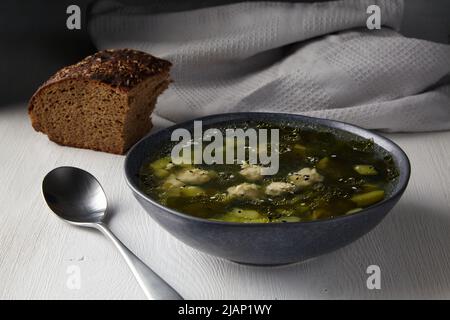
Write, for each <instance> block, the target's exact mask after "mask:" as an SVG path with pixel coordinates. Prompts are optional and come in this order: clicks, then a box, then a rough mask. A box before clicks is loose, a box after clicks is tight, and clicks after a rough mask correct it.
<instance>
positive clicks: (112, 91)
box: [28, 49, 171, 154]
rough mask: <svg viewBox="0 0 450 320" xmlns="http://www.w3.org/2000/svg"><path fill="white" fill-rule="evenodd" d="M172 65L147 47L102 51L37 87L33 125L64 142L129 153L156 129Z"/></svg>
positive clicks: (32, 106)
mask: <svg viewBox="0 0 450 320" xmlns="http://www.w3.org/2000/svg"><path fill="white" fill-rule="evenodd" d="M170 67H171V63H170V62H168V61H166V60H162V59H159V58H156V57H154V56H152V55H150V54H148V53H145V52H141V51H136V50H131V49H117V50H104V51H100V52H98V53H96V54H94V55H92V56H89V57H87V58H85V59H83V60H82V61H80V62H79V63H77V64H74V65H71V66H68V67H65V68H63V69H61V70H59V71H58V72H57V73H56V74H55V75H53V76H52V77H51V78H50V79H49V80H48V81H47V82H45V83H44V84H43V85H42V86H41V87H40V88H39V89H38V90H37V91H36V93H35V94H34V95H33V97H32V98H31V100H30V103H29V108H28V113H29V115H30V118H31V123H32V125H33V128H34V129H35V130H36V131H41V132H43V133H45V134H47V135H48V138H49V139H50V140H52V141H54V142H56V143H58V144H61V145H66V146H73V147H79V148H86V149H93V150H99V151H105V152H110V153H116V154H124V153H125V152H126V151H127V150H128V148H129V147H131V146H132V145H133V144H134V143H135V142H136V141H138V140H139V139H140V138H141V137H142V136H144V135H145V134H146V133H147V132H148V131H149V130H150V129H151V127H152V124H151V119H150V114H151V112H152V111H153V109H154V107H155V104H156V100H157V97H158V95H159V94H160V93H161V92H163V91H164V90H165V89H166V88H167V86H168V85H169V83H170V78H169V69H170Z"/></svg>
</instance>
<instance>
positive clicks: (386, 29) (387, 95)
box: [89, 0, 450, 131]
mask: <svg viewBox="0 0 450 320" xmlns="http://www.w3.org/2000/svg"><path fill="white" fill-rule="evenodd" d="M372 4H376V5H378V6H379V7H380V8H381V22H382V28H381V30H369V29H368V28H367V27H366V20H367V18H368V16H369V14H368V13H367V12H366V11H367V8H368V6H369V5H372ZM402 10H403V1H402V0H378V1H375V0H367V1H366V0H341V1H331V2H317V3H286V2H241V3H234V4H230V5H222V6H216V7H209V8H202V9H196V10H190V11H180V12H170V13H152V11H151V9H150V8H149V7H148V6H145V5H144V6H131V7H130V6H123V5H121V4H120V3H119V2H114V1H113V2H111V1H106V0H101V1H99V2H97V3H96V5H95V6H94V7H93V10H92V15H91V17H90V21H89V31H90V34H91V37H92V39H93V41H94V43H95V44H96V45H97V47H98V48H100V49H105V48H124V47H128V48H134V49H139V50H143V51H147V52H149V53H152V54H154V55H156V56H160V57H162V58H165V59H168V60H170V61H171V62H172V63H173V64H174V67H173V69H172V72H171V74H172V78H173V80H174V83H173V84H172V85H171V87H170V89H169V90H167V91H166V92H165V93H164V94H163V95H162V96H161V97H160V99H159V102H158V105H157V109H156V114H157V115H158V116H160V117H162V118H164V119H166V120H168V121H170V122H167V124H168V123H171V122H180V121H183V120H188V119H192V118H194V117H199V116H203V115H208V114H214V113H224V112H239V111H278V112H290V113H298V114H304V115H308V116H317V117H324V118H331V119H337V120H341V121H346V122H350V123H354V124H357V125H360V126H363V127H366V128H371V129H381V130H386V131H429V130H444V129H450V83H449V82H448V81H442V79H445V76H446V75H449V74H450V46H448V45H443V44H438V43H433V42H429V41H424V40H418V39H412V38H406V37H403V36H402V35H400V34H399V33H398V32H397V31H395V30H397V29H398V27H399V25H400V23H401V16H402Z"/></svg>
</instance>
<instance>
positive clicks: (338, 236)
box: [125, 112, 410, 265]
mask: <svg viewBox="0 0 450 320" xmlns="http://www.w3.org/2000/svg"><path fill="white" fill-rule="evenodd" d="M195 120H201V121H202V126H203V130H206V129H208V128H218V127H219V128H223V127H224V126H227V125H230V126H233V127H234V126H235V125H236V124H239V123H245V122H248V121H251V122H255V121H256V122H258V121H261V122H269V123H272V124H275V125H276V124H280V125H286V124H288V125H289V126H294V127H299V128H304V129H318V130H321V131H324V130H327V131H330V132H333V133H335V134H336V135H337V136H338V137H339V136H342V137H343V138H344V139H345V138H352V139H354V138H358V137H359V138H364V139H372V140H373V141H374V143H375V148H376V150H377V151H376V152H380V153H383V154H385V153H389V154H390V155H391V156H392V158H393V160H394V163H395V165H396V167H397V169H398V171H399V176H398V178H397V179H395V181H393V182H392V184H391V185H390V186H389V187H388V192H387V195H386V197H385V199H384V200H383V201H381V202H379V203H377V204H375V205H373V206H370V207H368V208H365V209H363V210H361V211H359V212H357V213H354V214H351V215H345V216H339V217H335V218H331V219H326V220H317V221H308V222H289V223H232V222H220V221H210V220H206V219H202V218H197V217H193V216H190V215H187V214H183V213H182V212H179V211H176V210H173V209H170V208H167V207H165V206H163V205H161V204H159V203H158V202H157V201H156V200H154V199H152V198H151V197H149V196H148V195H146V194H145V193H144V192H143V191H142V190H141V189H140V187H139V171H140V168H141V167H142V165H143V164H144V163H145V162H146V161H147V160H148V159H149V158H150V157H152V155H153V156H154V155H156V154H159V153H160V151H161V150H162V149H164V147H165V146H167V144H168V143H170V140H171V133H172V131H173V130H174V129H177V128H185V129H187V130H189V131H191V132H192V131H193V127H194V120H191V121H187V122H184V123H181V124H177V125H175V126H172V127H170V128H166V129H163V130H161V131H159V132H157V133H154V134H151V135H148V136H146V137H144V138H143V139H142V140H141V141H139V142H138V143H137V144H136V145H134V146H133V148H132V149H131V150H130V151H129V152H128V154H127V156H126V159H125V175H126V180H127V184H128V186H129V187H130V188H131V190H132V191H133V194H134V196H135V197H136V199H137V200H138V201H139V203H140V204H141V205H142V207H143V208H144V209H145V211H147V213H148V214H149V215H150V216H151V217H152V218H153V219H154V220H155V221H156V222H157V223H158V224H160V225H161V226H162V227H163V228H164V229H166V230H167V231H169V232H170V233H171V234H172V235H174V236H175V237H176V238H178V239H179V240H181V241H182V242H184V243H186V244H187V245H189V246H191V247H193V248H196V249H198V250H200V251H203V252H206V253H208V254H211V255H214V256H217V257H221V258H225V259H228V260H231V261H235V262H239V263H245V264H254V265H280V264H288V263H295V262H299V261H304V260H306V259H309V258H313V257H316V256H319V255H322V254H325V253H328V252H331V251H334V250H336V249H339V248H341V247H343V246H345V245H347V244H349V243H351V242H353V241H355V240H356V239H358V238H359V237H361V236H363V235H364V234H366V233H367V232H369V231H370V230H371V229H373V228H374V227H375V226H376V225H377V224H378V223H379V222H380V221H381V220H382V219H383V218H384V217H385V216H386V214H387V213H388V212H389V211H390V210H391V209H392V207H393V206H394V205H395V204H396V203H397V202H398V200H399V199H400V197H401V195H402V194H403V192H404V190H405V188H406V186H407V184H408V180H409V176H410V164H409V160H408V157H407V156H406V154H405V153H404V152H403V150H402V149H400V147H399V146H397V145H396V144H395V143H393V142H392V141H390V140H389V139H387V138H384V137H382V136H380V135H378V134H376V133H373V132H371V131H368V130H365V129H362V128H360V127H357V126H353V125H350V124H347V123H343V122H338V121H332V120H326V119H319V118H311V117H305V116H301V115H294V114H285V113H259V112H258V113H256V112H243V113H230V114H218V115H212V116H207V117H203V118H199V119H195Z"/></svg>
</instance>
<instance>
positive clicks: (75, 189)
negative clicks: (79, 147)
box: [42, 167, 108, 225]
mask: <svg viewBox="0 0 450 320" xmlns="http://www.w3.org/2000/svg"><path fill="white" fill-rule="evenodd" d="M42 192H43V194H44V198H45V201H46V202H47V204H48V206H49V207H50V209H51V210H52V211H53V212H54V213H56V214H57V215H58V216H59V217H60V218H62V219H64V220H66V221H67V222H70V223H72V224H77V225H82V224H92V223H100V222H102V221H103V219H104V217H105V215H106V209H107V206H108V205H107V200H106V195H105V192H104V191H103V188H102V186H101V185H100V183H99V182H98V180H97V179H95V177H94V176H93V175H91V174H90V173H89V172H86V171H84V170H81V169H79V168H75V167H59V168H56V169H53V170H52V171H50V172H49V173H48V174H47V175H46V176H45V178H44V181H43V183H42Z"/></svg>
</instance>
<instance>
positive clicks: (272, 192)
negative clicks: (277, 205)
mask: <svg viewBox="0 0 450 320" xmlns="http://www.w3.org/2000/svg"><path fill="white" fill-rule="evenodd" d="M294 191H295V185H293V184H292V183H288V182H272V183H270V184H269V185H268V186H267V187H266V194H267V195H269V196H279V195H282V194H285V193H292V192H294Z"/></svg>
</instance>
